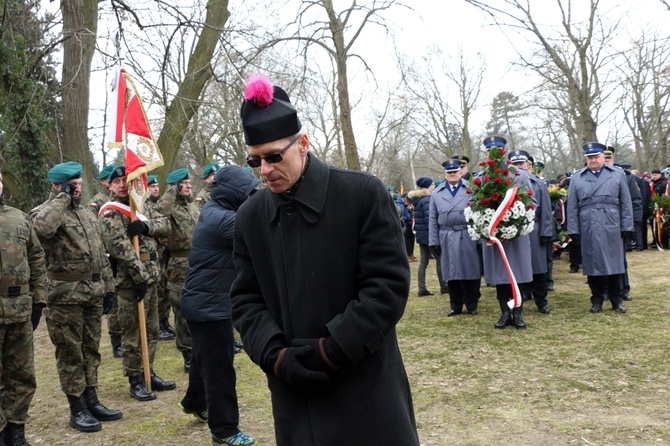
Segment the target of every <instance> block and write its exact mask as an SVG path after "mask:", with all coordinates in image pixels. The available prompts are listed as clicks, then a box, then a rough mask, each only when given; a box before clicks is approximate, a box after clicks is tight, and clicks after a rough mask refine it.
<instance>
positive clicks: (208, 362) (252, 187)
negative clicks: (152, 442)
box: [179, 166, 260, 445]
mask: <svg viewBox="0 0 670 446" xmlns="http://www.w3.org/2000/svg"><path fill="white" fill-rule="evenodd" d="M211 184H212V187H211V188H210V191H209V192H210V198H209V201H207V202H206V203H205V205H204V206H203V208H202V211H201V212H200V217H199V218H198V223H197V224H196V226H195V230H194V232H193V242H192V244H191V251H190V254H189V256H188V264H189V267H188V269H187V270H186V280H185V281H184V291H183V293H182V297H181V305H180V311H181V315H182V317H183V318H184V319H185V320H186V322H188V328H189V330H190V331H191V336H192V337H193V349H192V358H191V367H190V368H189V374H188V390H186V395H185V396H184V398H183V399H182V401H181V402H180V403H179V407H180V408H181V409H182V410H183V411H184V412H186V413H192V414H193V415H194V416H195V417H196V418H198V419H199V420H200V421H203V422H205V421H206V422H207V423H208V424H209V430H210V431H211V433H212V444H215V445H228V444H230V445H253V444H256V441H255V439H254V438H252V437H249V436H247V435H245V434H243V433H242V432H241V431H240V430H239V428H238V424H239V421H240V412H239V409H238V406H237V392H236V390H235V382H236V376H235V367H234V366H233V357H234V356H235V346H234V338H233V323H232V320H231V314H230V313H231V301H230V286H231V285H232V283H233V279H235V266H234V265H233V232H234V227H235V216H236V213H237V209H238V208H239V207H240V205H241V204H242V203H243V202H244V201H245V200H246V199H247V197H249V196H250V195H251V194H252V193H254V192H255V191H256V190H257V187H258V185H259V184H260V181H258V179H256V177H254V176H253V175H252V174H251V173H250V172H247V171H245V170H244V169H243V168H241V167H239V166H224V167H222V168H220V169H219V170H218V171H217V172H216V174H215V176H214V179H213V180H212V183H211Z"/></svg>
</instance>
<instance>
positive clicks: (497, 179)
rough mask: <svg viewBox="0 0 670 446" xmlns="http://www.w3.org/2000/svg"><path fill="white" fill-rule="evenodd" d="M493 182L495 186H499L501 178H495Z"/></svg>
mask: <svg viewBox="0 0 670 446" xmlns="http://www.w3.org/2000/svg"><path fill="white" fill-rule="evenodd" d="M493 182H494V183H495V184H500V183H501V182H502V178H500V177H495V178H494V179H493Z"/></svg>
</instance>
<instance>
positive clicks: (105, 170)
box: [98, 164, 114, 180]
mask: <svg viewBox="0 0 670 446" xmlns="http://www.w3.org/2000/svg"><path fill="white" fill-rule="evenodd" d="M112 170H114V164H108V165H106V166H105V167H104V168H103V169H102V170H101V171H100V175H98V179H99V180H106V179H107V177H108V176H109V174H110V173H112Z"/></svg>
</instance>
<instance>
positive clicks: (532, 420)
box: [26, 249, 670, 446]
mask: <svg viewBox="0 0 670 446" xmlns="http://www.w3.org/2000/svg"><path fill="white" fill-rule="evenodd" d="M416 251H417V252H418V249H417V250H416ZM668 256H670V253H668V252H659V251H651V250H649V251H644V252H633V253H629V254H628V264H629V275H630V281H631V285H632V290H631V295H632V296H633V301H632V302H624V305H626V307H627V308H628V313H627V314H618V313H614V312H613V311H611V310H610V309H609V308H610V307H609V304H608V303H606V304H605V307H604V310H603V312H602V313H600V314H591V313H590V312H589V308H590V306H591V304H590V301H589V296H590V292H589V290H588V286H587V285H586V278H585V276H582V275H581V272H580V273H579V274H569V273H568V270H569V266H568V261H567V254H564V256H563V259H561V260H559V261H555V263H554V277H555V281H556V286H555V288H556V291H554V292H550V293H549V306H550V308H551V314H549V315H543V314H540V313H538V312H537V309H536V308H535V305H534V304H533V303H532V302H527V303H526V304H525V305H524V313H523V315H524V319H525V321H526V323H527V324H528V329H527V330H516V329H515V328H513V327H508V328H506V329H504V330H494V328H493V324H494V323H495V322H496V321H497V320H498V317H499V315H500V314H499V313H500V309H499V307H498V304H497V301H496V300H495V295H494V293H495V290H494V289H493V288H488V287H486V285H484V286H483V287H482V298H481V301H480V305H479V315H477V316H472V315H467V314H464V315H460V316H457V317H451V318H447V312H448V311H449V297H448V296H447V295H444V296H442V295H440V294H439V293H436V294H435V296H430V297H417V279H416V269H417V266H418V262H412V263H411V264H410V265H411V267H412V273H413V275H412V289H411V292H410V297H409V302H408V305H407V309H406V311H405V315H404V317H403V319H402V320H401V322H400V324H399V326H398V336H399V339H400V346H401V350H402V353H403V357H404V360H405V367H406V368H407V372H408V375H409V378H410V382H411V385H412V391H413V398H414V408H415V412H416V418H417V425H418V429H419V436H420V438H421V443H422V445H560V444H564V445H598V446H602V445H652V444H666V443H668V442H670V400H669V396H670V395H669V392H670V387H669V384H670V351H669V348H668V345H669V344H670V330H669V326H670V323H669V320H668V314H669V312H670V296H669V293H668V292H667V291H666V290H667V289H668V287H669V286H670V278H669V276H668V274H666V272H665V269H664V265H665V264H666V263H667V262H668V259H669V258H670V257H668ZM427 283H428V288H429V289H430V290H432V291H434V292H435V291H438V290H439V286H438V285H437V278H436V275H435V264H434V261H431V263H430V264H429V266H428V274H427ZM104 323H105V324H106V320H105V322H104ZM103 332H106V326H105V327H103ZM35 344H36V345H35V366H36V368H37V374H38V376H37V385H38V389H37V392H36V395H35V398H34V399H33V404H32V408H31V410H30V414H31V416H32V420H31V422H30V423H29V424H28V425H27V427H26V434H27V438H28V441H29V442H30V443H31V444H33V446H36V445H41V444H45V445H46V444H48V445H55V444H58V445H205V444H209V430H208V429H207V426H206V425H204V424H201V423H198V422H197V421H196V420H195V418H194V417H193V416H191V415H185V414H183V413H182V412H180V411H179V409H178V408H177V403H178V402H179V401H180V400H181V397H182V396H183V393H184V391H185V389H186V386H187V384H188V377H187V375H186V374H185V373H184V372H183V362H182V358H181V355H180V354H179V352H177V350H176V348H175V346H174V343H173V342H160V343H159V351H158V354H157V358H156V363H155V366H154V368H155V370H156V372H157V373H158V374H159V375H160V376H162V377H163V378H165V379H172V380H175V381H177V390H174V391H170V392H163V393H159V395H158V399H157V400H155V401H151V402H146V403H140V402H137V401H135V400H133V399H132V398H130V396H129V395H128V381H127V379H126V378H124V377H123V376H122V367H121V362H120V360H119V359H114V358H112V353H111V347H110V344H109V337H108V336H107V335H106V334H104V335H103V339H102V342H101V351H102V365H101V368H100V373H99V380H100V383H99V389H98V395H99V396H100V399H101V401H102V403H103V404H105V405H107V406H108V407H110V408H114V409H121V410H123V413H124V417H123V419H122V420H119V421H114V422H109V423H103V429H102V431H100V432H97V433H93V434H83V433H79V432H78V431H76V430H74V429H72V428H70V427H69V426H68V423H69V409H68V405H67V400H66V398H65V395H64V394H63V393H62V392H61V390H60V385H59V381H58V376H57V372H56V366H55V359H54V356H53V346H52V345H51V342H50V341H49V336H48V334H47V331H46V326H45V324H44V322H43V321H42V323H41V324H40V327H39V328H38V330H37V331H36V340H35ZM236 367H237V371H238V376H237V378H238V383H237V389H238V396H239V404H240V415H241V421H240V428H241V429H242V430H243V431H244V432H245V433H247V434H249V435H252V436H255V437H257V438H258V439H259V440H260V444H262V445H265V446H267V445H274V444H275V443H274V434H273V426H272V413H271V410H270V400H269V392H268V390H267V387H266V385H265V377H264V375H263V374H262V372H261V371H260V369H259V368H258V367H257V366H256V365H254V364H253V363H252V362H251V361H250V360H249V359H248V357H247V356H246V354H244V353H243V354H240V355H237V356H236ZM352 404H355V402H352ZM370 446H378V445H370ZM379 446H382V445H379ZM398 446H402V445H398Z"/></svg>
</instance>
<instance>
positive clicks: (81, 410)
mask: <svg viewBox="0 0 670 446" xmlns="http://www.w3.org/2000/svg"><path fill="white" fill-rule="evenodd" d="M67 401H68V403H70V426H72V427H73V428H75V429H77V430H78V431H80V432H98V431H99V430H100V429H102V424H100V421H98V419H97V418H95V417H94V416H93V415H91V412H89V411H88V409H87V408H86V401H84V395H80V396H78V397H77V396H72V395H67Z"/></svg>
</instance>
